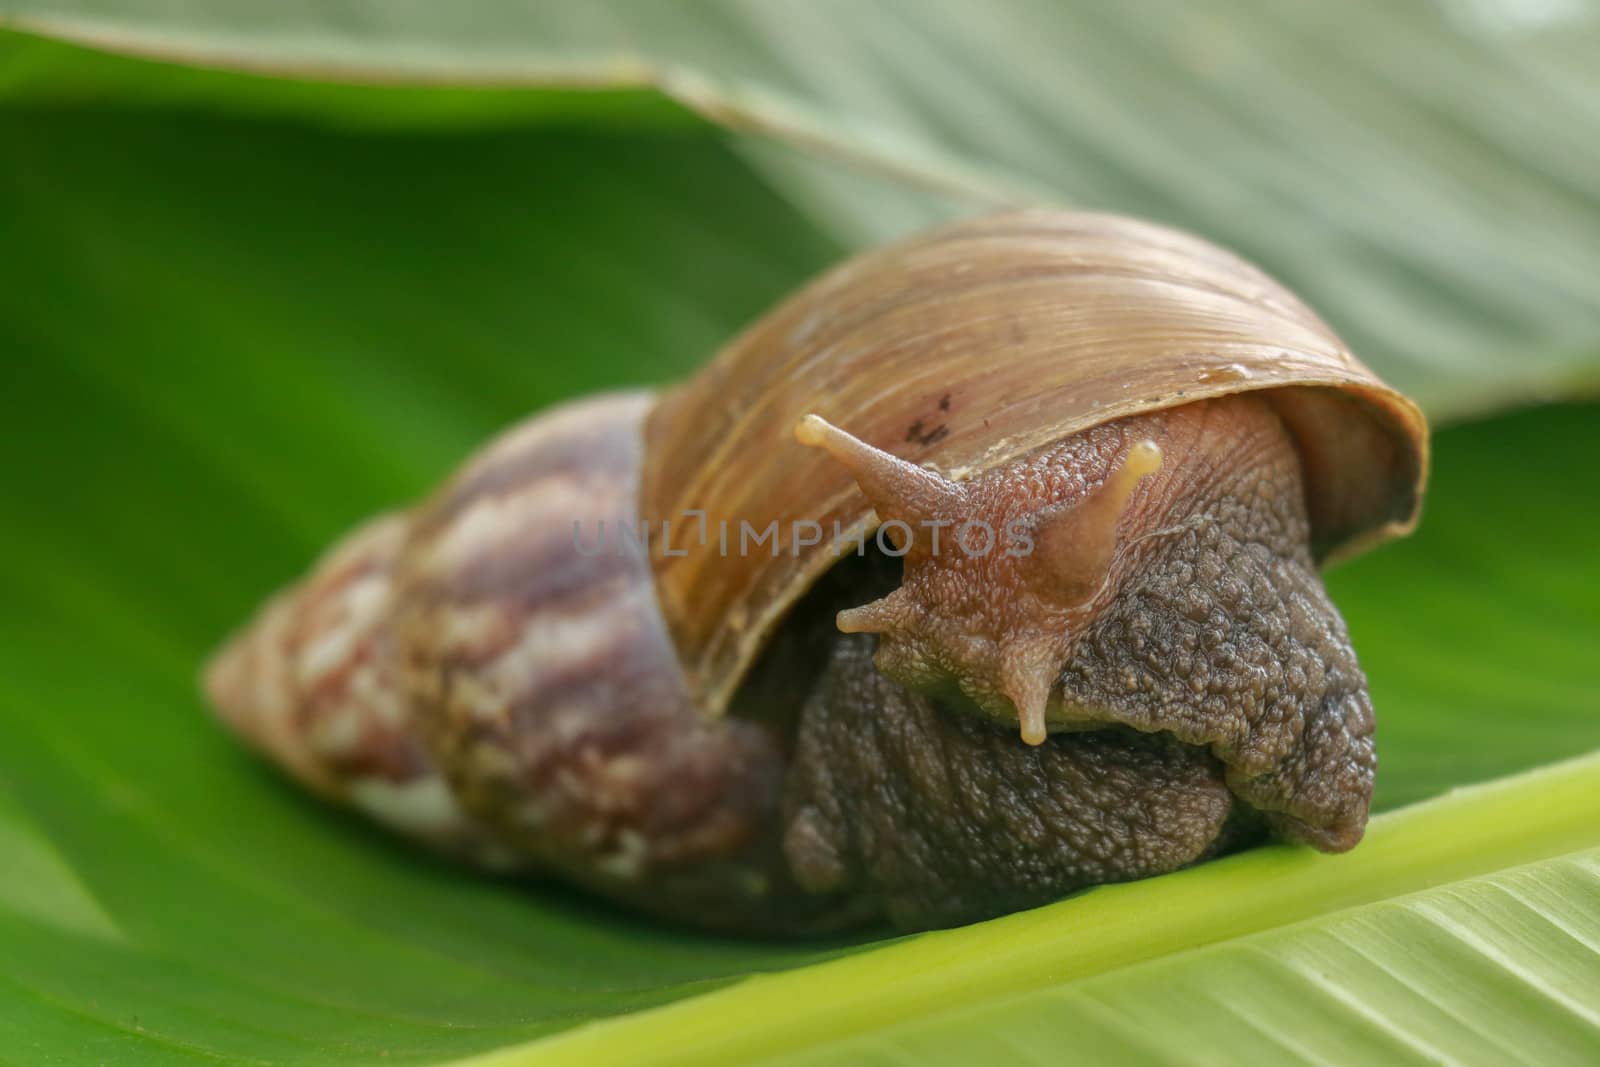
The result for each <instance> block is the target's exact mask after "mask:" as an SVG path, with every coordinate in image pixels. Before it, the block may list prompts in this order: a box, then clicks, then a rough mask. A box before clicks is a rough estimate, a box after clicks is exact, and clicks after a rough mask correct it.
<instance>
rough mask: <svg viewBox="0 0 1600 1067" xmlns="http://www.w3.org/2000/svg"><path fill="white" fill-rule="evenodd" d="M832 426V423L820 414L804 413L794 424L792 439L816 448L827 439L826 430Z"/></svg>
mask: <svg viewBox="0 0 1600 1067" xmlns="http://www.w3.org/2000/svg"><path fill="white" fill-rule="evenodd" d="M833 428H834V427H833V424H832V423H830V422H829V421H828V420H827V419H825V418H823V417H822V416H821V415H806V416H804V417H802V418H801V419H800V421H799V422H797V423H795V424H794V439H795V440H796V441H799V442H800V443H801V444H803V445H807V446H810V447H811V448H816V447H819V446H820V445H821V444H822V443H823V442H824V441H826V440H827V439H828V431H829V430H832V429H833Z"/></svg>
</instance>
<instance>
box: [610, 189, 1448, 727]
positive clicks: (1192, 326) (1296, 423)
mask: <svg viewBox="0 0 1600 1067" xmlns="http://www.w3.org/2000/svg"><path fill="white" fill-rule="evenodd" d="M1255 390H1262V391H1266V395H1268V396H1269V397H1270V399H1271V400H1272V402H1273V404H1274V406H1275V407H1276V408H1277V410H1278V413H1279V415H1280V416H1281V417H1282V418H1283V419H1284V420H1285V421H1286V423H1287V424H1288V425H1289V427H1290V430H1291V432H1292V433H1293V434H1294V435H1295V437H1296V439H1297V442H1298V444H1299V446H1300V451H1301V458H1302V461H1303V463H1304V464H1305V467H1306V473H1307V481H1308V483H1309V484H1308V488H1307V495H1308V500H1307V504H1308V508H1309V511H1310V515H1311V520H1312V525H1313V549H1314V550H1315V552H1316V554H1317V556H1318V558H1319V559H1322V560H1324V561H1327V560H1337V559H1339V558H1343V557H1346V556H1349V555H1353V554H1355V553H1357V552H1360V551H1362V550H1364V549H1366V548H1369V547H1371V546H1373V545H1375V544H1378V543H1380V542H1382V541H1385V540H1388V539H1390V538H1392V537H1395V536H1399V535H1400V534H1403V533H1405V532H1407V531H1408V530H1410V529H1411V527H1412V526H1413V525H1414V524H1415V522H1416V518H1417V514H1418V510H1419V508H1420V505H1421V499H1422V487H1423V484H1424V481H1425V480H1426V476H1427V466H1428V437H1427V424H1426V422H1425V420H1424V419H1423V416H1422V413H1421V411H1420V410H1419V409H1418V408H1417V406H1416V405H1415V404H1414V403H1412V401H1411V400H1409V399H1408V398H1407V397H1405V396H1404V395H1403V394H1401V393H1399V392H1397V391H1395V390H1394V389H1392V388H1390V387H1389V386H1387V385H1385V384H1384V383H1383V382H1382V381H1381V380H1379V378H1378V377H1377V375H1375V374H1373V373H1372V371H1370V370H1369V369H1367V367H1366V366H1365V365H1364V364H1362V363H1361V362H1360V361H1359V360H1357V359H1356V358H1355V356H1353V355H1352V354H1351V353H1350V351H1349V350H1348V349H1347V348H1346V347H1345V345H1344V343H1343V342H1342V341H1340V340H1339V338H1338V337H1337V336H1336V335H1335V334H1334V332H1333V331H1332V330H1331V329H1330V328H1329V327H1328V326H1327V325H1326V324H1325V323H1324V322H1323V321H1322V320H1321V319H1319V318H1318V317H1317V316H1316V315H1315V314H1314V313H1313V312H1312V311H1311V310H1310V309H1309V308H1307V307H1306V306H1305V305H1304V304H1303V303H1301V302H1300V300H1299V299H1297V298H1296V297H1295V296H1294V295H1293V294H1291V293H1290V292H1289V291H1288V290H1286V289H1284V288H1283V287H1282V286H1281V285H1279V284H1278V283H1277V282H1275V281H1273V280H1272V279H1271V278H1269V277H1267V276H1266V275H1265V274H1263V273H1262V272H1261V271H1259V270H1257V269H1256V268H1254V267H1252V266H1250V265H1249V264H1248V263H1245V262H1244V261H1243V260H1241V259H1239V258H1238V257H1236V256H1234V255H1232V254H1231V253H1228V252H1225V251H1223V250H1222V249H1220V248H1218V247H1216V246H1215V245H1212V244H1210V243H1208V242H1206V241H1203V240H1201V239H1199V238H1197V237H1194V236H1192V235H1189V234H1186V233H1181V232H1179V231H1177V230H1172V229H1168V228H1166V227H1164V226H1158V225H1154V224H1152V223H1147V222H1140V221H1137V220H1134V219H1129V218H1123V217H1120V216H1114V215H1096V214H1081V213H1065V212H1054V211H1029V212H1020V213H1015V214H1007V215H999V216H995V217H991V218H986V219H980V220H977V221H974V222H967V223H961V224H958V225H954V226H949V227H946V228H944V229H940V230H935V231H933V232H931V233H928V234H924V235H921V236H919V237H916V238H913V239H911V240H908V241H904V242H902V243H900V244H896V245H891V246H889V247H887V248H884V249H881V250H879V251H876V252H873V253H870V254H867V255H864V256H860V257H858V258H856V259H853V260H850V261H849V262H847V263H845V264H843V265H842V266H840V267H837V268H835V269H834V270H832V271H830V272H829V273H827V274H825V275H823V276H822V277H821V278H819V279H817V280H816V281H814V282H812V283H811V284H810V285H808V286H806V287H805V288H804V289H802V290H800V291H799V292H798V293H796V294H795V295H794V296H793V297H791V298H790V299H789V300H787V301H785V302H784V303H783V304H782V305H780V306H779V307H778V308H776V309H775V310H774V311H772V312H771V313H770V314H768V315H766V316H764V317H762V318H761V319H760V320H759V321H757V322H756V323H755V324H754V325H752V326H751V327H750V328H749V329H747V330H746V331H745V332H744V333H743V334H741V335H740V336H739V337H738V338H737V339H735V340H734V341H733V343H732V344H730V345H729V346H728V347H727V348H725V349H724V350H723V351H722V352H721V353H720V354H718V356H717V357H716V359H715V360H713V361H712V362H711V364H710V365H708V366H707V367H706V368H705V369H704V370H702V371H701V372H700V373H699V374H697V375H695V377H694V378H693V379H691V380H690V381H689V382H687V383H685V384H684V385H682V386H680V387H679V388H678V389H676V390H674V391H672V392H670V393H669V394H667V395H666V397H664V398H663V400H662V402H661V403H660V404H658V405H657V407H656V409H655V411H654V412H652V414H651V416H650V421H649V426H648V434H647V445H646V449H645V454H646V466H645V471H644V482H643V484H644V493H643V497H642V501H641V509H642V512H643V514H644V515H645V516H647V517H649V518H650V519H651V520H652V521H653V522H655V523H656V524H657V525H659V523H660V522H661V521H663V520H667V521H670V520H672V519H674V518H678V517H680V516H682V515H683V514H684V513H686V512H690V511H700V512H704V513H706V515H707V516H708V519H709V521H710V522H711V523H712V524H713V527H714V526H715V524H716V523H717V522H719V521H728V522H732V523H734V524H737V523H739V522H741V521H743V522H748V523H750V524H751V525H752V526H753V527H755V528H757V529H760V528H763V527H765V525H766V524H767V523H769V522H770V521H772V520H777V521H778V523H779V527H780V529H788V528H789V526H790V524H791V523H793V522H794V521H795V520H797V519H809V520H813V521H817V522H820V523H821V524H822V525H823V526H824V527H825V528H826V529H828V530H829V531H830V532H831V531H832V529H833V524H834V523H836V522H837V523H838V524H839V525H840V527H841V528H843V529H846V530H848V529H850V528H852V527H853V526H855V525H856V524H861V523H867V524H869V525H870V524H871V523H872V521H873V516H872V514H871V511H870V508H869V507H868V505H867V502H866V498H865V497H864V496H863V495H862V494H861V492H860V490H859V489H857V487H856V485H855V483H854V482H853V481H852V479H851V477H850V474H849V472H847V471H846V470H844V469H843V468H842V467H841V466H840V465H839V464H837V463H835V462H832V461H831V460H830V459H829V458H828V457H827V456H825V455H823V454H822V453H819V452H817V451H816V450H815V449H806V448H795V447H793V445H792V443H791V435H792V430H793V427H794V425H795V424H796V422H797V421H798V420H799V419H800V418H801V417H802V416H804V415H806V414H807V413H811V412H816V413H818V414H821V415H822V416H824V417H825V418H827V419H828V421H829V422H831V423H834V424H835V425H838V426H842V427H844V428H846V429H848V430H849V431H850V432H851V433H852V434H854V435H855V436H856V437H859V438H861V439H862V440H864V441H866V442H867V443H869V444H872V445H876V446H878V447H879V448H882V449H884V450H885V451H888V452H892V453H893V454H895V455H897V456H900V457H901V458H904V459H908V460H911V461H912V462H914V463H919V464H923V465H925V466H929V467H932V468H934V469H936V470H938V471H940V472H942V473H944V474H945V475H947V476H949V477H951V478H955V479H957V480H960V479H963V478H967V477H970V476H971V475H972V474H973V473H975V472H977V471H980V470H985V469H989V468H992V467H995V466H998V465H1000V464H1003V463H1005V462H1007V461H1008V460H1011V459H1014V458H1015V457H1017V456H1020V455H1023V454H1025V453H1028V452H1032V451H1034V450H1036V449H1038V448H1041V447H1043V446H1044V445H1047V444H1049V443H1051V442H1054V441H1059V440H1061V439H1063V438H1065V437H1067V436H1069V435H1071V434H1074V433H1077V432H1079V431H1081V430H1084V429H1087V428H1089V427H1091V426H1095V425H1098V424H1100V423H1105V422H1110V421H1112V420H1113V419H1117V418H1121V417H1123V416H1127V415H1134V414H1138V413H1141V412H1146V411H1154V410H1158V409H1161V408H1168V407H1175V406H1177V405H1179V404H1184V403H1188V402H1191V401H1194V400H1200V399H1204V398H1206V397H1214V396H1222V395H1226V394H1230V393H1237V392H1245V391H1255ZM673 547H674V548H675V549H678V550H682V551H685V552H686V554H685V555H683V556H670V557H669V556H667V555H666V554H665V546H663V545H661V544H657V545H656V546H655V548H654V555H653V556H652V563H653V564H654V567H655V572H656V583H657V591H658V594H659V597H660V601H661V606H662V611H663V614H664V615H665V617H666V621H667V626H668V628H669V629H670V631H671V632H672V635H673V639H674V641H675V643H676V644H677V647H678V651H679V655H680V656H681V658H682V660H683V663H684V669H685V670H686V671H687V672H688V675H689V679H690V685H691V687H692V688H693V690H694V691H695V692H696V693H698V694H699V695H700V699H701V701H702V703H703V706H704V707H705V708H706V709H707V711H708V712H709V713H712V714H715V713H717V712H718V711H719V710H720V709H722V708H723V707H725V706H726V704H727V701H728V699H729V698H730V696H731V695H732V693H733V691H734V690H735V689H736V688H737V686H738V684H739V682H740V680H741V679H742V678H743V676H744V674H745V672H746V670H747V669H748V668H749V665H750V663H751V661H752V659H753V658H754V657H755V655H756V653H757V652H758V651H759V650H760V649H761V648H762V646H763V645H764V644H765V643H766V641H767V639H768V638H769V636H770V634H771V632H772V631H773V629H774V628H775V627H776V626H777V625H778V624H779V622H780V621H781V619H782V618H783V615H784V613H785V612H786V611H787V610H788V608H789V606H790V605H791V604H793V603H794V602H795V601H796V600H797V599H798V598H799V597H800V596H801V595H802V594H803V593H804V592H805V590H806V589H808V588H810V586H811V584H812V583H813V582H814V581H815V579H816V576H817V575H818V574H819V573H820V572H821V571H823V570H825V569H827V567H828V566H829V565H830V564H831V563H832V562H833V560H834V557H833V555H832V554H831V552H830V551H829V550H828V546H827V545H826V544H823V545H818V546H816V547H814V548H811V549H809V550H801V551H800V552H798V553H793V552H784V553H780V554H779V555H777V556H772V555H763V554H760V553H750V554H747V555H744V556H741V557H738V558H735V559H731V560H730V559H727V558H724V557H722V556H721V555H720V554H719V552H718V546H717V544H716V542H715V540H714V539H709V538H708V539H707V542H706V543H704V544H702V543H700V542H699V541H698V540H695V541H688V542H686V543H684V544H681V545H675V546H673Z"/></svg>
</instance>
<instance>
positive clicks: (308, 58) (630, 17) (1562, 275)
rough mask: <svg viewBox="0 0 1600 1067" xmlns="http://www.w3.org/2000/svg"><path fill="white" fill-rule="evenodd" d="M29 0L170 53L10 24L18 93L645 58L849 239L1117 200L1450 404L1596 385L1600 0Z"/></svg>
mask: <svg viewBox="0 0 1600 1067" xmlns="http://www.w3.org/2000/svg"><path fill="white" fill-rule="evenodd" d="M8 14H9V16H10V21H11V23H12V24H13V25H15V26H17V27H21V28H23V29H26V30H33V31H35V32H37V33H39V34H43V35H47V36H49V37H51V38H56V39H61V40H70V41H78V42H84V43H87V44H90V45H96V46H99V47H102V48H106V49H110V50H113V51H119V52H123V53H129V54H134V55H145V56H153V57H159V58H164V59H167V60H172V61H175V64H169V65H167V66H160V65H157V64H135V63H130V62H127V61H125V60H124V61H120V62H119V61H115V60H108V59H106V58H105V57H104V56H98V55H95V54H93V53H90V52H84V51H77V52H74V51H71V50H66V49H62V48H60V47H59V46H56V47H54V48H52V47H50V46H48V44H41V43H40V42H38V41H32V40H27V41H17V40H13V41H12V42H10V43H9V44H7V45H0V55H4V54H5V51H6V50H10V51H12V52H13V53H14V54H15V55H16V56H17V58H16V59H14V60H13V62H12V64H11V65H12V66H13V67H14V68H15V72H14V73H13V74H12V75H11V76H10V77H9V78H6V77H0V88H7V87H9V89H10V91H11V93H12V94H13V95H21V96H24V97H29V98H34V99H45V100H52V101H60V100H63V99H66V100H72V99H81V98H82V97H83V96H84V95H93V96H98V95H101V94H104V93H107V92H111V93H114V94H116V95H117V96H119V97H123V98H131V99H135V100H138V99H143V100H149V99H156V100H165V101H172V100H177V101H180V102H182V103H184V104H186V105H188V106H196V105H197V104H198V106H209V107H237V108H242V109H243V110H245V111H247V112H258V111H262V110H265V111H267V112H270V113H299V114H307V115H311V116H314V117H318V118H327V117H329V116H333V117H337V118H341V119H343V120H346V121H373V122H379V123H394V122H396V121H405V116H413V117H414V119H413V120H414V121H416V122H420V123H423V124H429V125H434V124H439V123H442V122H449V121H452V120H453V121H456V122H459V123H485V122H496V121H500V122H504V121H511V120H519V119H520V120H527V119H530V118H546V119H556V120H560V119H566V120H573V119H574V118H577V117H587V118H589V119H591V120H594V121H604V120H605V119H607V118H610V119H613V120H619V121H625V122H628V123H636V122H641V121H657V122H669V121H671V119H670V118H669V117H668V116H667V115H666V114H665V112H666V111H668V110H670V109H669V108H667V107H666V106H665V105H664V104H657V105H652V104H651V103H650V100H651V97H650V94H649V93H647V92H644V90H647V89H651V88H653V89H656V90H658V91H659V94H660V96H661V97H665V98H669V99H671V100H673V101H676V102H677V103H678V104H680V105H682V107H683V108H684V109H688V110H692V111H694V112H696V113H698V114H700V115H703V116H705V117H707V118H708V119H710V120H711V121H714V122H717V123H720V124H723V125H725V126H729V127H731V128H734V129H736V130H742V131H755V132H756V133H759V134H761V135H763V136H762V138H760V139H756V140H752V139H751V138H749V137H741V138H738V143H739V145H740V147H741V150H742V151H744V152H745V154H746V155H747V158H749V160H750V161H751V163H752V165H754V166H755V167H757V169H758V170H760V171H761V172H762V173H763V174H764V175H765V176H766V177H767V179H768V180H769V181H771V182H772V183H773V184H774V185H775V187H777V188H779V189H781V190H783V191H784V192H785V193H786V194H787V195H788V196H789V197H790V198H791V199H792V200H793V201H794V202H795V203H796V204H797V205H799V206H800V207H802V208H803V210H804V211H805V212H806V213H807V214H808V215H809V216H810V217H812V219H813V220H814V221H815V222H816V224H817V225H818V226H819V227H820V228H822V229H824V230H825V231H826V232H828V233H830V234H832V235H834V236H835V237H836V238H839V239H842V240H845V241H846V242H848V243H859V242H862V241H866V240H872V239H879V238H882V237H884V236H886V235H889V234H892V233H895V232H898V231H899V230H901V229H903V228H905V227H907V226H910V225H915V224H920V223H922V222H925V221H927V220H928V219H930V218H937V217H942V216H944V215H947V214H949V213H951V212H953V211H959V210H962V209H963V208H964V209H965V210H969V211H970V210H972V209H973V208H974V207H977V206H983V205H988V206H993V205H995V204H1000V203H1017V202H1028V201H1035V200H1064V201H1067V202H1070V203H1076V204H1085V205H1090V206H1093V207H1096V208H1100V209H1111V210H1121V211H1127V212H1129V213H1133V214H1141V215H1146V216H1149V217H1152V218H1157V219H1162V220H1167V221H1171V222H1175V223H1178V224H1181V225H1186V226H1190V227H1192V228H1195V229H1197V230H1199V231H1201V232H1203V233H1205V234H1207V235H1209V236H1211V237H1213V238H1216V239H1218V240H1221V241H1222V242H1223V243H1225V244H1228V245H1230V246H1231V247H1234V248H1236V249H1238V250H1240V251H1242V252H1244V253H1246V254H1247V255H1248V256H1250V257H1251V258H1253V259H1256V260H1258V261H1259V262H1261V263H1262V264H1263V265H1265V266H1266V267H1267V268H1268V269H1269V270H1270V271H1272V272H1273V273H1274V274H1277V275H1279V276H1281V277H1282V278H1283V279H1284V280H1285V281H1287V282H1289V283H1290V285H1291V287H1292V288H1294V289H1296V290H1297V291H1299V292H1301V293H1302V294H1303V295H1305V296H1306V297H1308V298H1309V299H1310V301H1311V303H1312V304H1313V306H1315V307H1316V308H1317V309H1318V310H1319V311H1321V312H1322V313H1323V314H1324V315H1325V316H1326V317H1327V318H1328V319H1329V321H1330V322H1331V323H1332V324H1333V325H1334V326H1335V327H1336V328H1337V329H1338V330H1339V331H1340V333H1341V334H1343V335H1344V336H1345V337H1346V339H1347V340H1349V341H1350V342H1351V343H1352V344H1353V345H1354V346H1355V347H1356V349H1357V350H1358V351H1360V352H1362V353H1363V354H1364V355H1365V356H1366V357H1367V358H1368V359H1369V360H1370V361H1372V362H1373V363H1374V365H1375V366H1377V367H1378V369H1379V370H1380V371H1381V372H1383V373H1384V374H1385V376H1386V377H1388V378H1389V379H1390V380H1392V381H1393V382H1394V383H1395V384H1396V385H1398V386H1400V387H1401V388H1403V389H1406V390H1407V391H1409V392H1412V393H1413V394H1414V395H1416V396H1417V397H1418V398H1419V399H1420V400H1422V401H1423V402H1424V404H1425V406H1426V407H1428V408H1429V410H1430V411H1431V412H1432V413H1433V414H1434V415H1435V416H1464V415H1470V414H1473V413H1476V412H1481V411H1484V410H1489V409H1493V408H1495V407H1501V406H1504V405H1506V404H1508V403H1525V402H1528V401H1532V400H1539V399H1546V398H1549V397H1551V396H1559V395H1564V394H1570V393H1571V392H1572V391H1574V390H1583V391H1585V392H1589V393H1593V392H1595V391H1596V390H1600V297H1597V295H1596V290H1595V287H1594V285H1593V282H1592V279H1593V278H1594V277H1595V276H1596V274H1597V273H1600V197H1597V195H1596V186H1595V183H1594V181H1593V174H1594V173H1595V172H1596V169H1597V168H1600V147H1597V146H1600V66H1597V65H1596V64H1595V63H1594V62H1593V61H1592V59H1593V55H1594V54H1595V52H1596V51H1597V50H1600V18H1597V17H1595V15H1594V12H1593V11H1592V10H1591V9H1590V8H1589V7H1588V5H1587V3H1585V2H1583V0H1572V2H1566V3H1540V4H1529V5H1521V4H1518V3H1516V2H1515V0H1438V2H1436V3H1433V4H1428V5H1422V4H1411V5H1407V4H1394V3H1392V2H1390V0H1346V2H1344V3H1340V4H1336V5H1308V4H1297V3H1291V2H1267V3H1261V2H1259V0H1217V2H1213V3H1207V4H1199V5H1196V4H1192V3H1187V2H1184V0H1132V2H1130V3H1119V4H1060V3H1057V2H1054V0H998V2H988V3H981V4H979V3H971V2H963V0H924V2H921V3H916V4H910V3H893V2H885V0H867V2H861V0H812V2H809V3H805V4H792V3H781V2H776V0H764V2H763V0H692V2H681V3H673V4H663V3H659V2H655V0H605V2H600V3H583V4H572V3H565V2H549V0H547V2H541V3H511V2H486V0H467V2H463V3H456V4H450V5H439V4H436V3H431V2H428V0H398V2H397V0H381V2H380V0H354V2H351V3H346V4H338V5H331V4H303V3H302V4H259V3H255V2H252V0H189V2H187V3H185V2H178V3H171V2H155V0H11V2H10V3H9V4H8V5H5V6H0V18H3V17H4V16H6V15H8ZM194 67H198V68H201V69H200V70H199V71H198V72H197V71H196V70H194V69H192V68H194ZM213 68H221V69H222V70H223V71H227V70H230V69H231V70H234V71H238V70H243V71H249V72H255V73H257V74H260V73H276V74H289V75H301V76H304V75H321V76H322V77H323V78H324V79H327V80H330V81H332V82H334V83H336V84H335V85H334V86H333V87H331V88H330V87H328V86H323V87H320V88H319V89H317V90H312V89H308V88H307V86H306V85H305V84H304V83H303V82H301V81H297V80H294V79H290V80H281V79H280V80H273V79H268V78H264V77H241V76H237V75H235V76H228V75H227V74H223V73H218V72H217V71H216V70H215V69H213ZM351 83H354V84H351ZM362 83H369V84H367V85H363V84H362ZM372 83H376V84H388V85H393V84H396V83H398V84H399V85H401V86H407V87H409V88H404V89H398V90H391V91H389V92H388V93H384V92H380V91H374V90H373V88H371V84H372ZM440 83H444V84H445V85H446V86H449V87H450V88H448V89H446V90H441V91H437V92H434V93H432V94H429V93H425V92H421V91H419V90H420V89H421V87H423V86H434V87H437V86H438V85H439V84H440ZM464 87H477V89H478V90H479V91H478V92H477V93H472V92H468V91H465V89H464ZM574 89H584V90H596V89H603V90H607V91H606V92H603V93H600V94H598V95H596V94H594V93H593V92H591V91H584V92H574V91H572V90H574ZM562 90H566V91H562ZM430 95H431V96H433V97H434V100H433V102H432V103H422V102H420V101H421V100H423V99H425V98H427V97H429V96H430ZM774 145H778V146H779V147H778V148H777V149H776V150H775V149H774ZM783 146H800V147H801V148H803V149H805V151H804V152H801V151H792V150H783ZM819 155H820V156H823V157H826V161H823V162H819V160H818V158H817V157H818V156H819ZM828 161H832V162H828ZM840 164H844V165H843V166H841V165H840ZM863 172H870V173H874V174H877V175H880V176H888V177H892V178H895V179H898V180H895V181H873V180H870V179H863V178H862V177H861V175H862V173H863Z"/></svg>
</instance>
